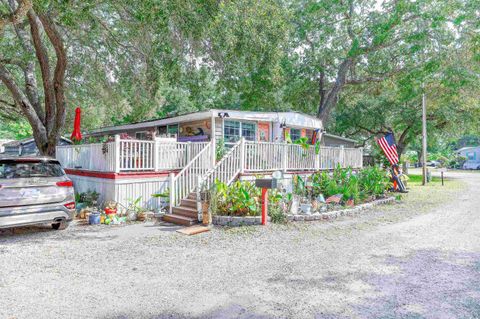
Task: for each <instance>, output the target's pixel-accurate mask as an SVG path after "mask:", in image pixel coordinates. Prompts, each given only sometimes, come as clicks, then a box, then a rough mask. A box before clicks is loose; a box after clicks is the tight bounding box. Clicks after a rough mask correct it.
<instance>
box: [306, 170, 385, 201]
mask: <svg viewBox="0 0 480 319" xmlns="http://www.w3.org/2000/svg"><path fill="white" fill-rule="evenodd" d="M311 178H312V184H313V194H314V196H318V194H323V195H324V196H325V197H329V196H333V195H336V194H342V195H343V198H344V199H350V198H352V199H353V200H354V201H355V202H359V201H363V200H365V199H366V198H367V197H368V196H372V195H376V196H378V195H383V194H384V193H385V191H386V190H387V189H388V187H389V185H390V179H389V177H388V176H387V173H386V172H385V171H384V170H381V169H379V168H377V167H369V168H366V169H364V170H362V171H361V172H359V173H354V172H353V171H352V169H351V168H346V169H343V168H340V167H337V168H336V169H335V170H334V171H333V172H332V173H328V172H319V173H316V174H313V175H312V177H311Z"/></svg>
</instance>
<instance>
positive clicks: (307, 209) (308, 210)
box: [300, 203, 312, 215]
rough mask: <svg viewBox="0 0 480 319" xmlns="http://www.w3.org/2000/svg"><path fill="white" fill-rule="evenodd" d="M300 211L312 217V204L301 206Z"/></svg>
mask: <svg viewBox="0 0 480 319" xmlns="http://www.w3.org/2000/svg"><path fill="white" fill-rule="evenodd" d="M300 210H301V211H302V213H304V214H306V215H310V214H312V204H310V203H303V204H300Z"/></svg>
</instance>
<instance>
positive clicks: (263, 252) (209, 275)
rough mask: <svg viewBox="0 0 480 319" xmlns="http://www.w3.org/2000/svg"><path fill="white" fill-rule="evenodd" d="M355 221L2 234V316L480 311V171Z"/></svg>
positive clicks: (443, 314)
mask: <svg viewBox="0 0 480 319" xmlns="http://www.w3.org/2000/svg"><path fill="white" fill-rule="evenodd" d="M448 175H449V176H453V177H454V179H452V180H449V181H447V185H446V186H445V187H441V186H439V185H438V184H437V185H432V186H429V187H428V188H427V189H425V188H421V187H413V190H412V191H411V192H410V194H408V195H407V196H406V198H405V200H404V201H403V202H402V203H401V204H394V205H389V206H384V207H378V208H377V209H376V210H375V211H371V212H366V213H364V214H363V215H362V216H357V217H355V218H351V217H344V218H342V219H338V220H336V221H334V222H306V223H295V224H289V225H270V226H268V227H259V226H256V227H242V228H236V229H214V230H213V231H211V232H209V233H204V234H200V235H196V236H190V237H187V236H184V235H180V234H178V233H176V232H175V230H176V229H177V227H174V226H168V225H153V224H137V225H130V226H124V227H113V226H111V227H105V226H96V227H94V226H81V225H75V224H74V225H72V226H71V227H70V228H68V229H67V230H65V231H58V232H55V231H51V230H50V229H49V228H47V227H43V228H42V227H27V228H20V229H16V230H15V231H11V230H8V231H2V234H0V318H178V317H179V318H271V317H282V318H480V211H479V209H478V201H479V194H480V191H479V189H480V174H475V173H450V172H449V173H448Z"/></svg>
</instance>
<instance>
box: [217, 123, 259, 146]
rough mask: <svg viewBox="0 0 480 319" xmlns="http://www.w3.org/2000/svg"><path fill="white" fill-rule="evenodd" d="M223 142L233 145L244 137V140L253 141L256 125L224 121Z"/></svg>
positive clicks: (255, 134)
mask: <svg viewBox="0 0 480 319" xmlns="http://www.w3.org/2000/svg"><path fill="white" fill-rule="evenodd" d="M223 137H224V139H225V142H227V143H234V142H236V141H238V140H239V139H240V137H244V138H245V139H246V140H249V141H255V139H256V137H257V125H256V124H255V123H245V122H239V121H225V122H224V126H223Z"/></svg>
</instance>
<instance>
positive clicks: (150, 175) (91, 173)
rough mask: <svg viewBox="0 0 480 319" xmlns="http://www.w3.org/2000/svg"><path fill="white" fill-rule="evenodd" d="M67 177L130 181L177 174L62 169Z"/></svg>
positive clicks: (166, 172) (167, 172) (168, 172)
mask: <svg viewBox="0 0 480 319" xmlns="http://www.w3.org/2000/svg"><path fill="white" fill-rule="evenodd" d="M64 171H65V173H66V174H67V175H76V176H86V177H96V178H105V179H127V178H128V179H132V178H155V177H167V176H168V174H170V173H175V174H176V173H177V172H178V171H161V172H122V173H114V172H97V171H87V170H80V169H69V168H65V169H64Z"/></svg>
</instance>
